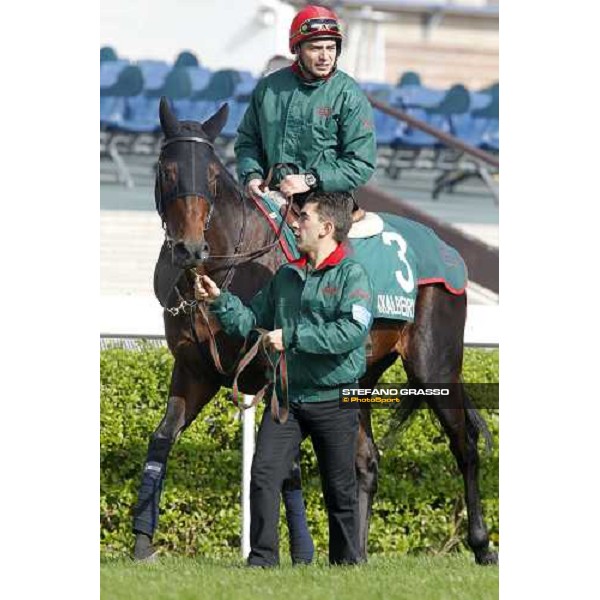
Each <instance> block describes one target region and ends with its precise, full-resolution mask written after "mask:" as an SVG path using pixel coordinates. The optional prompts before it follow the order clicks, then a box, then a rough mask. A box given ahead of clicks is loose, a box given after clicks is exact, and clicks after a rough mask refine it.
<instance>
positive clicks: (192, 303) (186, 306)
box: [156, 136, 293, 404]
mask: <svg viewBox="0 0 600 600" xmlns="http://www.w3.org/2000/svg"><path fill="white" fill-rule="evenodd" d="M178 142H188V143H191V144H192V146H191V149H192V151H191V158H190V160H191V163H192V164H191V167H192V168H191V172H192V181H191V190H190V191H186V192H180V191H179V185H178V181H177V182H176V185H175V189H174V190H173V191H172V192H171V193H169V194H168V195H167V194H164V193H163V187H162V182H163V173H164V171H163V164H162V161H161V157H160V156H159V159H158V165H157V168H158V181H159V187H158V195H157V198H156V210H157V212H158V214H159V215H160V218H161V221H162V227H163V230H164V232H165V241H166V243H167V246H168V247H172V245H173V239H172V238H171V237H170V236H169V234H168V229H167V226H166V219H165V207H166V202H168V201H170V200H173V199H176V198H180V197H190V196H192V197H196V198H200V197H202V198H204V199H205V200H207V202H208V203H209V212H208V216H207V218H206V222H205V224H204V231H207V230H208V228H209V225H210V220H211V217H212V215H213V211H214V201H209V200H208V199H207V198H206V194H203V193H200V191H201V190H200V187H199V185H198V182H197V180H196V170H195V160H194V159H195V148H196V145H195V144H204V145H207V146H209V147H210V148H212V149H213V150H214V145H213V143H212V142H211V141H210V140H209V139H207V138H204V137H201V136H182V137H175V138H172V139H170V140H167V141H165V142H163V144H162V146H161V156H162V151H163V150H164V149H165V148H166V147H167V146H169V145H171V144H175V143H178ZM279 166H281V165H279V164H278V165H274V166H273V167H272V168H271V169H270V171H269V175H268V177H267V180H266V182H265V183H266V185H268V184H269V182H270V180H271V177H272V175H273V171H274V169H275V168H278V167H279ZM237 195H238V198H239V200H240V202H241V204H242V219H243V220H242V227H241V229H240V237H239V239H238V243H237V244H236V246H235V248H234V253H233V254H223V255H209V257H208V260H216V259H219V260H231V261H232V262H231V264H230V265H229V269H228V271H227V274H226V275H225V278H224V280H223V282H222V283H221V285H220V287H221V289H223V290H227V288H228V287H229V285H230V283H231V280H232V279H233V275H234V271H235V267H236V266H237V265H238V264H242V263H244V262H248V261H250V260H252V259H254V258H258V257H259V256H262V255H263V254H266V253H267V252H269V251H270V250H271V249H272V248H274V247H275V246H277V244H278V243H279V240H280V238H281V235H282V232H283V227H284V225H285V222H286V219H287V216H288V213H289V211H290V209H291V207H292V204H293V202H288V204H287V209H286V212H285V215H284V217H283V218H282V220H281V225H280V227H279V230H278V232H277V234H276V236H275V240H274V241H273V242H272V243H269V244H266V245H265V246H262V247H261V248H258V249H256V250H251V251H248V252H241V251H240V250H241V248H242V245H243V242H244V236H245V232H246V223H247V213H246V211H247V208H246V204H247V203H246V202H245V200H244V196H243V194H241V193H240V192H239V191H238V192H237ZM222 268H226V267H222ZM194 274H195V276H196V277H198V275H199V274H198V272H197V271H196V270H195V269H194ZM174 290H175V292H176V293H177V296H178V299H179V300H180V302H179V304H178V305H177V306H176V307H173V308H167V307H166V308H165V310H166V311H167V312H168V313H169V314H171V315H172V316H177V315H178V314H179V313H180V312H183V313H187V314H189V317H190V327H191V330H192V335H193V338H194V341H195V342H196V345H197V346H198V348H199V350H200V349H201V343H200V340H199V338H198V334H197V332H196V326H195V319H194V311H195V310H198V312H199V313H200V315H201V317H202V320H203V321H204V323H205V325H206V327H207V330H208V334H209V340H208V341H209V348H210V353H211V355H212V358H213V362H214V364H215V367H216V369H217V371H219V373H221V374H222V375H231V374H233V373H234V372H235V371H236V368H237V366H238V364H239V362H240V360H241V359H242V358H243V356H244V353H245V351H246V344H244V346H243V347H242V349H241V351H240V355H239V357H238V359H236V361H235V363H234V364H233V366H232V368H231V369H229V370H227V371H226V370H225V369H223V366H222V364H221V359H220V356H219V351H218V349H217V343H216V339H215V335H214V332H213V330H212V327H211V325H210V320H209V317H208V314H207V311H206V306H205V303H204V302H199V301H197V300H196V299H193V300H186V299H185V297H184V295H183V294H182V293H181V290H180V289H179V284H178V283H176V284H175V286H174ZM236 401H237V398H234V402H236ZM236 404H237V402H236Z"/></svg>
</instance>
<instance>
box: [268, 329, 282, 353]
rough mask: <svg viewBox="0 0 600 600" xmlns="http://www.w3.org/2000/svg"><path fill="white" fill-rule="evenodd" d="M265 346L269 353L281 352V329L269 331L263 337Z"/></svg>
mask: <svg viewBox="0 0 600 600" xmlns="http://www.w3.org/2000/svg"><path fill="white" fill-rule="evenodd" d="M265 346H266V347H267V349H268V350H270V351H271V352H274V351H277V352H281V351H282V350H283V329H275V330H274V331H269V333H267V334H266V335H265Z"/></svg>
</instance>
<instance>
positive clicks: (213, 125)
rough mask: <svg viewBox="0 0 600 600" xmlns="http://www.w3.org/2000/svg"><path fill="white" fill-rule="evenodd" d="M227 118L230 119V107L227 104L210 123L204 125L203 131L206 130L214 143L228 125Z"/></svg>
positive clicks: (209, 120) (206, 122)
mask: <svg viewBox="0 0 600 600" xmlns="http://www.w3.org/2000/svg"><path fill="white" fill-rule="evenodd" d="M227 117H229V105H228V104H227V102H225V104H223V106H221V108H220V109H219V110H218V111H217V112H216V113H215V114H214V115H213V116H212V117H211V118H210V119H208V121H205V122H204V123H202V129H204V133H206V135H207V137H208V139H209V140H211V141H214V140H215V138H216V137H217V136H218V135H219V133H221V129H223V127H225V123H227Z"/></svg>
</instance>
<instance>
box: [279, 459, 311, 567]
mask: <svg viewBox="0 0 600 600" xmlns="http://www.w3.org/2000/svg"><path fill="white" fill-rule="evenodd" d="M281 495H282V496H283V503H284V505H285V518H286V521H287V526H288V531H289V534H290V554H291V556H292V563H293V564H310V563H311V562H312V559H313V555H314V552H315V546H314V543H313V540H312V537H311V535H310V530H309V528H308V523H307V521H306V508H305V506H304V498H303V497H302V475H301V471H300V450H299V451H298V455H297V456H296V458H295V460H294V463H293V465H292V468H291V471H290V475H289V477H288V478H287V479H286V480H285V481H284V482H283V487H282V490H281Z"/></svg>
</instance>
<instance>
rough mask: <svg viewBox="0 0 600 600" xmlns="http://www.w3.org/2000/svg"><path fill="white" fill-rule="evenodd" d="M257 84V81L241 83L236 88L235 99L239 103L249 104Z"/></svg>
mask: <svg viewBox="0 0 600 600" xmlns="http://www.w3.org/2000/svg"><path fill="white" fill-rule="evenodd" d="M256 83H257V80H256V79H252V80H246V81H240V82H239V83H238V84H237V85H236V86H235V90H234V92H233V95H234V98H235V99H236V100H237V101H238V102H247V101H248V100H249V99H250V96H251V95H252V92H253V91H254V88H255V87H256Z"/></svg>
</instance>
